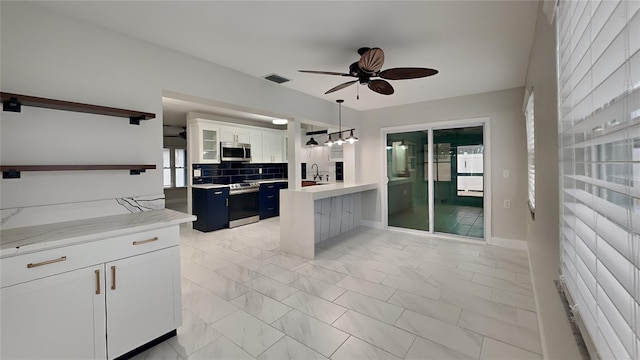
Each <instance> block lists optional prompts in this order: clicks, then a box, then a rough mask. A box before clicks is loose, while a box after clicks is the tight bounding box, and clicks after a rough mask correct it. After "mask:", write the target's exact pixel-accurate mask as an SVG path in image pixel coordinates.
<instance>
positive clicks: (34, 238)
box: [0, 209, 196, 258]
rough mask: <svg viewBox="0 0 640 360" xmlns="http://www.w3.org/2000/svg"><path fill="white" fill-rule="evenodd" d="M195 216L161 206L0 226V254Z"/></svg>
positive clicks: (103, 236)
mask: <svg viewBox="0 0 640 360" xmlns="http://www.w3.org/2000/svg"><path fill="white" fill-rule="evenodd" d="M195 219H196V217H195V216H193V215H189V214H185V213H181V212H177V211H173V210H169V209H160V210H150V211H142V212H136V213H132V214H122V215H112V216H104V217H98V218H91V219H82V220H74V221H65V222H59V223H53V224H45V225H36V226H27V227H21V228H15V229H8V230H0V258H4V257H9V256H15V255H20V254H25V253H30V252H34V251H41V250H46V249H49V248H57V247H61V246H68V245H73V244H79V243H84V242H90V241H96V240H101V239H106V238H110V237H115V236H122V235H128V234H133V233H137V232H140V231H147V230H153V229H158V228H163V227H167V226H172V225H178V224H181V223H185V222H189V221H194V220H195Z"/></svg>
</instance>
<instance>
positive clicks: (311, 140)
mask: <svg viewBox="0 0 640 360" xmlns="http://www.w3.org/2000/svg"><path fill="white" fill-rule="evenodd" d="M316 145H318V142H317V141H316V140H315V139H314V138H313V136H312V137H311V139H309V141H307V146H316Z"/></svg>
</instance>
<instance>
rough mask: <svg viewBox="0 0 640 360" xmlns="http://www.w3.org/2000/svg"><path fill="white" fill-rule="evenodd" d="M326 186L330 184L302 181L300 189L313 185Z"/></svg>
mask: <svg viewBox="0 0 640 360" xmlns="http://www.w3.org/2000/svg"><path fill="white" fill-rule="evenodd" d="M327 184H331V183H330V182H323V181H314V180H302V187H305V186H315V185H327Z"/></svg>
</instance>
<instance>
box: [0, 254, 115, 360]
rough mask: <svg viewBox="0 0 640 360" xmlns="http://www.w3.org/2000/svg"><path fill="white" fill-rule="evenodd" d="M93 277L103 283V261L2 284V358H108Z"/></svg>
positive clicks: (102, 311)
mask: <svg viewBox="0 0 640 360" xmlns="http://www.w3.org/2000/svg"><path fill="white" fill-rule="evenodd" d="M52 266H54V265H53V264H52ZM24 267H25V269H26V263H25V264H24ZM96 272H97V273H96ZM97 279H101V284H104V280H103V279H104V272H103V266H102V265H98V266H92V267H87V268H83V269H78V270H74V271H69V272H64V273H61V274H56V275H52V276H49V277H46V278H42V279H38V280H33V281H29V282H25V283H22V284H17V285H13V286H7V287H4V288H2V289H1V290H0V292H1V295H0V298H1V299H0V300H1V302H2V303H1V309H2V321H1V323H2V329H1V330H2V347H1V352H0V357H1V358H3V359H17V358H23V359H104V358H106V336H105V297H104V287H102V288H101V289H100V294H96V284H97Z"/></svg>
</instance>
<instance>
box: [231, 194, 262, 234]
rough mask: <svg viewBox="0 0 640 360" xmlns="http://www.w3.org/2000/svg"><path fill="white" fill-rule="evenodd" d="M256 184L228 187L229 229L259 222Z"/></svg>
mask: <svg viewBox="0 0 640 360" xmlns="http://www.w3.org/2000/svg"><path fill="white" fill-rule="evenodd" d="M259 190H260V184H258V183H238V184H230V185H229V227H230V228H233V227H236V226H241V225H246V224H250V223H254V222H257V221H259V220H260V206H259Z"/></svg>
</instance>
